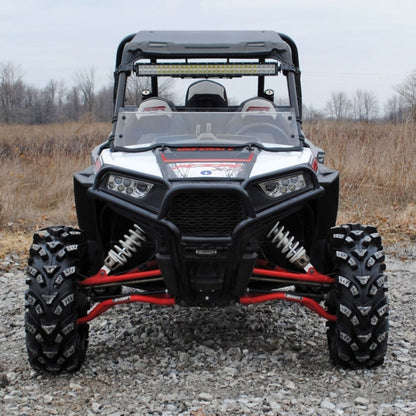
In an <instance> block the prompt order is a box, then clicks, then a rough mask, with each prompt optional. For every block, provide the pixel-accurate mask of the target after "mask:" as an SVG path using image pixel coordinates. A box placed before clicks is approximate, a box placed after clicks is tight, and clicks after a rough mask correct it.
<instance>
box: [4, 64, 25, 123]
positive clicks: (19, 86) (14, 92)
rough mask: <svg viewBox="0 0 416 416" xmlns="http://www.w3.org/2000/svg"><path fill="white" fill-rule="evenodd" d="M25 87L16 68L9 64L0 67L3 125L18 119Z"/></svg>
mask: <svg viewBox="0 0 416 416" xmlns="http://www.w3.org/2000/svg"><path fill="white" fill-rule="evenodd" d="M24 96H25V87H24V84H23V81H22V75H21V73H20V70H19V68H18V67H16V66H15V65H13V64H12V63H11V62H8V63H6V64H1V65H0V110H1V118H2V120H3V121H4V122H5V123H14V122H16V121H17V120H18V119H19V116H20V112H21V107H22V102H23V99H24Z"/></svg>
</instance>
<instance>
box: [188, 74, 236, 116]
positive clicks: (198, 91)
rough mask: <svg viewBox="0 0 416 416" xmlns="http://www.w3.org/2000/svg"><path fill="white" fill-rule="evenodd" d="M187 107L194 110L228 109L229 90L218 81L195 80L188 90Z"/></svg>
mask: <svg viewBox="0 0 416 416" xmlns="http://www.w3.org/2000/svg"><path fill="white" fill-rule="evenodd" d="M185 107H186V109H187V110H194V111H221V110H222V111H227V110H228V100H227V92H226V91H225V88H224V86H223V85H221V84H220V83H218V82H214V81H210V80H203V81H197V82H194V83H193V84H191V85H190V86H189V88H188V91H187V92H186V99H185Z"/></svg>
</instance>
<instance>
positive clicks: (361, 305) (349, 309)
mask: <svg viewBox="0 0 416 416" xmlns="http://www.w3.org/2000/svg"><path fill="white" fill-rule="evenodd" d="M329 251H330V255H331V263H332V273H333V275H334V277H335V279H336V282H335V287H334V289H333V290H332V291H331V292H330V293H329V296H328V301H327V306H328V311H329V312H330V313H333V314H336V316H337V321H336V322H328V323H327V326H328V329H327V337H328V346H329V352H330V356H331V359H332V361H333V363H334V364H335V365H337V366H341V367H345V368H371V367H375V366H378V365H380V364H382V363H383V362H384V358H385V355H386V351H387V337H388V309H389V306H388V300H387V296H386V291H387V278H386V276H385V275H384V274H383V272H384V270H385V265H384V253H383V247H382V245H381V238H380V235H379V234H378V233H377V230H376V229H375V228H374V227H368V226H363V225H360V224H349V225H343V226H341V227H334V228H333V229H332V230H331V235H330V240H329Z"/></svg>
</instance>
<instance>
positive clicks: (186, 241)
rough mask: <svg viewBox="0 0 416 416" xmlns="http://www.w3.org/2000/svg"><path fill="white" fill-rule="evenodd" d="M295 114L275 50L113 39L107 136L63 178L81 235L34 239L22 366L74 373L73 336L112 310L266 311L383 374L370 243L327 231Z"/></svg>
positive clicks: (348, 363) (330, 223)
mask: <svg viewBox="0 0 416 416" xmlns="http://www.w3.org/2000/svg"><path fill="white" fill-rule="evenodd" d="M213 79H214V80H213ZM173 101H175V103H174V102H173ZM301 110H302V99H301V85H300V70H299V59H298V52H297V48H296V45H295V43H294V42H293V40H292V39H291V38H290V37H288V36H286V35H284V34H281V33H275V32H271V31H192V32H191V31H173V32H170V31H158V32H152V31H142V32H138V33H137V34H133V35H130V36H127V37H126V38H125V39H123V40H122V42H121V43H120V45H119V47H118V50H117V56H116V68H115V85H114V118H113V128H112V132H111V134H110V135H109V138H108V140H107V141H106V142H104V143H103V144H102V145H100V146H98V147H97V148H95V149H94V150H93V151H92V159H93V163H92V166H90V167H87V168H86V169H85V170H83V171H82V172H79V173H76V174H75V176H74V194H75V202H76V211H77V216H78V223H79V227H80V229H79V230H78V229H74V228H72V227H68V226H56V227H49V228H45V229H42V230H40V231H39V232H37V233H36V234H35V235H34V238H33V244H32V246H31V248H30V258H29V265H28V267H27V276H28V280H27V283H28V290H27V292H26V296H25V300H26V308H27V311H26V314H25V330H26V345H27V351H28V355H29V361H30V364H31V365H32V366H33V367H34V368H35V369H39V370H46V371H62V370H67V371H71V370H76V369H78V368H79V367H80V366H81V364H82V362H83V361H84V358H85V354H86V350H87V343H88V322H89V321H91V320H92V319H94V318H96V317H97V316H99V315H100V314H102V313H103V312H105V311H106V310H108V309H109V308H111V307H113V306H116V305H119V304H123V303H131V302H144V303H151V304H158V305H166V306H168V305H174V304H178V305H182V306H199V307H201V306H205V307H210V306H211V307H212V306H225V305H229V304H232V303H236V302H239V303H241V304H244V305H249V304H255V303H260V302H269V301H276V300H284V301H290V302H297V303H299V304H302V305H304V306H306V307H307V308H309V309H311V310H312V311H313V312H315V313H317V314H318V315H320V316H321V317H323V318H324V319H326V320H327V338H328V346H329V353H330V357H331V359H332V361H333V363H334V364H335V365H338V366H342V367H348V368H360V367H364V368H369V367H374V366H377V365H379V364H381V363H383V360H384V357H385V354H386V348H387V335H388V320H387V319H388V318H387V316H388V302H387V297H386V290H387V288H386V277H385V275H384V274H383V272H384V270H385V265H384V254H383V250H382V244H381V239H380V235H379V234H378V233H377V231H376V229H375V228H374V227H370V226H363V225H359V224H348V225H341V226H335V223H336V216H337V209H338V194H339V174H338V172H337V171H336V170H333V169H330V168H328V167H326V166H325V165H324V156H325V154H324V151H323V150H322V149H320V148H318V147H316V146H314V145H313V144H312V143H311V142H310V141H309V140H307V139H306V138H305V137H304V134H303V132H302V125H301V124H302V112H301Z"/></svg>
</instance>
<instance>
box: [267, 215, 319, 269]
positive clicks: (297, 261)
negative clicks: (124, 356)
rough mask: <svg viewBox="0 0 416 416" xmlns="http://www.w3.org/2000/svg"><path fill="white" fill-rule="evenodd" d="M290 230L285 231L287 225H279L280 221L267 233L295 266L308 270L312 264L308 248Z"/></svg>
mask: <svg viewBox="0 0 416 416" xmlns="http://www.w3.org/2000/svg"><path fill="white" fill-rule="evenodd" d="M289 234H290V233H289V231H286V232H285V227H284V226H283V225H281V226H280V227H279V221H277V223H276V224H275V226H274V227H273V228H272V229H271V230H270V232H269V234H267V238H271V239H272V243H273V244H275V243H277V244H276V248H278V249H279V250H280V251H281V252H282V254H284V255H285V256H286V258H287V259H288V260H289V261H290V262H291V263H292V264H294V265H295V266H297V267H299V268H301V269H304V270H305V271H308V270H309V269H310V268H311V267H313V266H312V264H311V263H310V258H309V256H308V255H307V254H306V250H305V248H304V247H303V246H301V245H300V243H299V241H296V240H295V237H293V236H290V235H289Z"/></svg>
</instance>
